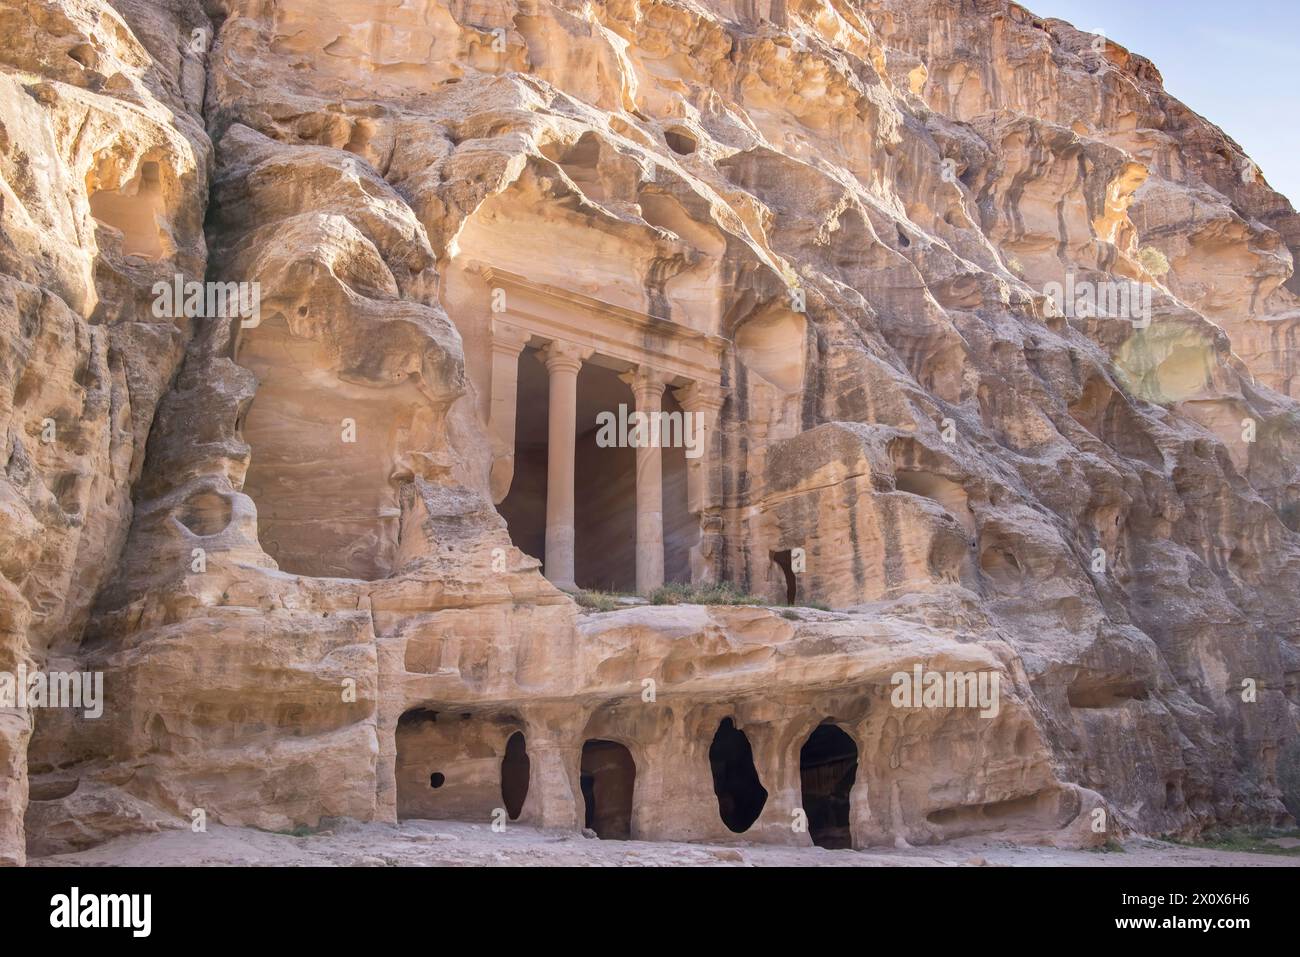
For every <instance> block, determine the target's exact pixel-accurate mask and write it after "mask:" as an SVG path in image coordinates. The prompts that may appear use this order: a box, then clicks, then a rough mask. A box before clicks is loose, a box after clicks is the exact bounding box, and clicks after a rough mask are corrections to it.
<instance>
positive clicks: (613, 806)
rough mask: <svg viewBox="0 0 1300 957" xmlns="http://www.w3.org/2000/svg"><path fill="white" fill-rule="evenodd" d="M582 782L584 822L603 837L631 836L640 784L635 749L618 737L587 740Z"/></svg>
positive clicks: (608, 838) (619, 839)
mask: <svg viewBox="0 0 1300 957" xmlns="http://www.w3.org/2000/svg"><path fill="white" fill-rule="evenodd" d="M579 783H580V786H581V790H582V800H583V805H584V807H585V815H584V818H583V824H584V826H586V827H589V828H591V830H593V831H595V832H596V836H597V837H599V838H601V839H602V840H607V841H608V840H616V841H626V840H629V839H630V838H631V837H632V795H633V791H634V790H635V788H636V763H635V762H634V761H633V760H632V752H631V751H629V750H628V749H627V748H626V747H624V746H623V745H621V744H619V743H618V742H617V741H605V740H603V739H599V738H594V739H592V740H589V741H587V742H585V743H584V744H583V746H582V767H581V773H580V776H579Z"/></svg>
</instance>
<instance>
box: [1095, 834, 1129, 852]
mask: <svg viewBox="0 0 1300 957" xmlns="http://www.w3.org/2000/svg"><path fill="white" fill-rule="evenodd" d="M1088 850H1090V851H1092V853H1094V854H1123V853H1124V845H1123V844H1121V843H1120V842H1119V841H1117V840H1115V838H1113V837H1108V838H1106V843H1105V844H1102V845H1099V846H1098V847H1090V848H1088Z"/></svg>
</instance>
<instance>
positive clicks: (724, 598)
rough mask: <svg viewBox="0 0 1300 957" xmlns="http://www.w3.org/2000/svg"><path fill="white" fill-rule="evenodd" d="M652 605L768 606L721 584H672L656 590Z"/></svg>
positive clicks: (729, 586) (757, 599) (759, 600)
mask: <svg viewBox="0 0 1300 957" xmlns="http://www.w3.org/2000/svg"><path fill="white" fill-rule="evenodd" d="M650 604H652V605H766V604H767V602H765V601H763V599H761V598H758V597H757V596H755V595H747V594H745V593H744V592H742V591H741V590H740V589H738V588H736V586H735V585H731V584H728V583H727V582H719V583H718V584H716V585H679V584H676V583H674V584H670V585H664V586H662V587H660V588H656V589H655V590H654V592H653V594H651V595H650Z"/></svg>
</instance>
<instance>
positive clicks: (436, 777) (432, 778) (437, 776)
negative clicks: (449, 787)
mask: <svg viewBox="0 0 1300 957" xmlns="http://www.w3.org/2000/svg"><path fill="white" fill-rule="evenodd" d="M446 783H447V775H445V774H443V773H442V772H441V771H434V772H433V773H432V774H430V775H429V787H431V788H433V789H434V790H437V789H438V788H440V787H442V786H443V785H444V784H446Z"/></svg>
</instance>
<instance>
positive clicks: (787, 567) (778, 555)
mask: <svg viewBox="0 0 1300 957" xmlns="http://www.w3.org/2000/svg"><path fill="white" fill-rule="evenodd" d="M771 555H772V561H774V562H776V567H777V568H779V569H781V571H782V573H784V575H785V603H786V604H787V605H793V604H794V596H795V592H796V590H797V589H798V582H797V581H796V580H795V574H794V555H793V553H792V551H791V549H788V548H783V549H781V550H780V551H779V552H772V553H771Z"/></svg>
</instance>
